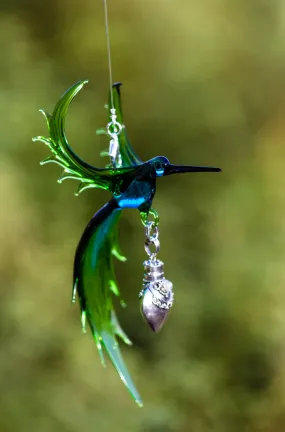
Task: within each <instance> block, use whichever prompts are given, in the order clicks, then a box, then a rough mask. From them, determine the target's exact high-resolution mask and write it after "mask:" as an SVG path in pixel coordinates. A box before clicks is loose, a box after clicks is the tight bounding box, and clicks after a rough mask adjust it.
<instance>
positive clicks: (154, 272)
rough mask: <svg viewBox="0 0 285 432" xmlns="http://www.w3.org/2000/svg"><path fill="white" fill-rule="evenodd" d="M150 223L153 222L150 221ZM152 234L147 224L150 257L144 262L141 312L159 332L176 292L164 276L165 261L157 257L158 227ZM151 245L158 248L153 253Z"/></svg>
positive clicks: (146, 246)
mask: <svg viewBox="0 0 285 432" xmlns="http://www.w3.org/2000/svg"><path fill="white" fill-rule="evenodd" d="M149 224H150V225H151V224H153V222H150V223H149ZM155 228H156V229H155V230H154V233H153V234H152V235H150V231H151V228H150V226H147V229H146V242H145V250H146V252H147V254H148V255H149V257H150V259H149V260H147V261H145V262H144V264H143V265H144V278H143V288H142V290H141V291H140V293H139V298H140V299H141V312H142V315H143V317H144V318H145V320H146V322H147V323H148V325H149V326H150V327H151V329H152V330H153V331H155V332H158V331H159V330H160V329H161V328H162V326H163V324H164V323H165V321H166V318H167V316H168V314H169V311H170V308H171V307H172V304H173V300H174V294H173V292H172V290H173V284H172V283H171V282H170V281H169V280H167V279H165V277H164V263H163V262H162V261H160V260H158V259H156V255H157V253H158V251H159V246H160V245H159V241H158V229H157V227H155ZM150 245H154V246H155V248H156V251H155V253H151V251H150Z"/></svg>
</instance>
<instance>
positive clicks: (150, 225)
mask: <svg viewBox="0 0 285 432" xmlns="http://www.w3.org/2000/svg"><path fill="white" fill-rule="evenodd" d="M158 234H159V233H158V226H157V225H156V224H155V222H154V221H150V222H147V223H146V227H145V236H146V238H147V239H155V240H156V239H158Z"/></svg>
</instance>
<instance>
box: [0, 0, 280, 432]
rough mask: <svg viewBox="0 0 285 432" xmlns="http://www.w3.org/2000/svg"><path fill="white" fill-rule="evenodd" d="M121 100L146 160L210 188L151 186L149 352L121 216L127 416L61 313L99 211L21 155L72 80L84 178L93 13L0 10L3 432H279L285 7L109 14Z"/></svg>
mask: <svg viewBox="0 0 285 432" xmlns="http://www.w3.org/2000/svg"><path fill="white" fill-rule="evenodd" d="M109 13H110V33H111V43H112V59H113V71H114V74H113V75H114V76H113V78H114V81H122V82H123V83H124V86H123V87H122V97H123V108H124V113H125V122H126V125H127V128H128V132H129V136H130V138H131V141H132V143H133V146H134V148H135V149H136V150H137V152H138V153H139V155H140V156H141V157H142V158H143V159H145V160H147V159H149V158H151V157H153V156H156V155H160V154H163V155H166V156H167V157H169V159H170V160H171V161H172V162H173V163H189V164H201V165H202V164H205V165H216V166H221V167H222V168H223V173H222V174H193V175H188V176H184V177H183V178H182V177H180V176H174V177H171V178H165V179H161V180H159V181H158V192H157V195H156V198H155V201H154V208H155V209H156V210H157V211H159V213H160V217H161V225H160V238H161V247H162V250H161V254H160V258H161V259H162V260H163V261H165V267H166V276H167V277H168V278H169V279H170V280H172V281H173V283H174V286H175V292H176V302H175V306H174V308H173V312H172V314H171V316H170V317H169V320H168V322H167V324H166V325H165V327H164V328H163V330H162V331H161V333H159V334H157V335H154V334H153V333H152V332H151V330H150V329H149V328H148V327H147V326H146V325H145V323H144V322H143V320H142V318H141V316H140V312H139V303H138V298H137V295H138V292H139V290H140V289H141V283H142V262H143V260H144V259H145V253H144V248H143V242H144V233H143V229H142V226H141V224H140V219H139V215H138V212H137V211H125V212H124V216H123V219H122V222H121V231H120V235H121V246H122V249H123V251H124V252H125V254H126V255H127V256H128V257H129V259H128V261H127V263H125V264H119V265H118V266H117V273H118V279H119V283H120V287H121V291H122V295H123V298H124V299H125V300H126V302H127V304H128V308H127V309H126V310H122V309H120V307H119V306H118V314H119V318H120V321H121V323H122V326H123V328H124V329H125V330H126V332H127V334H128V335H129V336H130V337H131V339H132V340H133V342H134V347H133V348H129V347H125V346H122V350H123V354H124V356H125V359H126V362H127V364H128V366H129V369H130V372H131V374H132V376H133V378H134V381H135V383H136V384H137V387H138V389H139V390H140V392H141V395H142V397H143V400H144V402H145V407H144V408H143V409H139V408H137V406H136V405H135V403H134V402H133V401H132V399H131V397H130V396H129V394H128V393H127V391H126V390H125V388H124V386H123V385H122V383H121V381H120V379H119V378H118V376H117V374H116V372H115V371H114V370H113V367H112V366H111V364H110V363H109V365H108V368H107V369H106V370H104V369H103V368H102V366H101V365H100V361H99V356H98V353H97V351H96V347H95V344H94V343H93V342H92V338H91V336H90V335H89V334H88V335H86V336H83V335H82V334H81V328H80V320H79V308H78V305H76V306H72V304H71V301H70V299H71V287H72V265H73V257H74V251H75V248H76V245H77V242H78V241H79V238H80V236H81V233H82V231H83V229H84V228H85V226H86V224H87V222H88V221H89V219H90V218H91V216H92V214H93V213H94V212H95V211H96V210H97V209H98V208H99V207H100V206H101V205H102V204H103V203H104V202H105V201H106V200H107V199H108V198H109V197H108V194H107V193H105V192H102V191H101V192H100V191H94V190H87V191H86V192H84V193H83V194H82V195H81V196H79V197H74V196H73V193H74V191H75V189H76V186H77V182H74V181H66V182H64V183H63V184H62V185H61V186H59V185H58V184H57V182H56V179H57V178H58V177H59V175H60V172H61V170H60V168H59V167H57V166H56V165H54V166H53V165H48V166H46V167H42V168H41V167H40V166H39V161H40V160H42V159H43V158H44V157H46V156H48V155H49V151H48V148H46V147H45V146H44V145H43V144H42V143H39V142H36V143H32V141H31V138H32V137H33V136H36V135H39V134H43V135H46V133H47V128H46V125H45V122H44V118H43V117H42V116H41V115H40V113H39V112H38V109H39V108H44V109H47V110H49V111H52V109H53V107H54V106H55V103H56V102H57V101H58V99H59V97H60V96H61V94H62V93H63V92H64V91H65V89H67V88H68V87H69V86H70V85H72V84H73V83H75V82H76V81H77V80H79V79H85V78H88V79H89V84H88V85H87V86H85V87H84V89H83V90H82V91H81V93H80V94H79V95H78V96H77V97H76V99H75V100H74V102H73V104H72V106H71V109H70V111H69V116H68V119H67V129H68V137H69V141H70V143H71V145H72V146H73V148H74V149H75V151H76V152H77V153H78V154H80V156H82V157H83V158H84V159H85V160H87V161H89V162H90V163H93V164H94V165H96V166H101V167H102V166H103V165H104V160H102V159H101V158H100V156H99V152H100V151H101V150H103V149H104V148H106V146H107V144H108V143H107V139H106V137H99V136H96V133H95V132H96V129H97V128H99V127H102V126H104V125H105V124H106V120H107V119H106V110H104V104H105V103H106V101H107V94H108V69H107V55H106V41H105V33H104V32H105V30H104V16H103V6H102V2H101V1H99V0H77V1H75V0H73V1H71V0H49V1H46V2H44V1H39V0H1V2H0V49H1V67H0V88H1V91H0V115H1V146H0V149H1V157H0V164H1V166H0V183H1V212H0V218H1V219H0V220H1V227H2V229H1V232H0V244H1V247H0V254H1V259H0V268H1V291H0V308H1V314H0V339H1V348H0V382H1V394H0V431H1V432H62V431H63V432H65V431H66V432H77V431H80V432H89V431H91V430H92V431H93V430H94V431H98V432H111V431H117V432H129V431H130V432H210V431H211V432H212V431H213V432H236V431H237V432H240V431H242V432H243V431H245V432H281V431H284V430H285V290H284V281H285V267H284V260H285V218H284V215H285V176H284V162H285V147H284V140H285V121H284V119H285V37H284V36H285V3H284V1H283V0H200V1H189V0H175V1H172V2H171V1H167V0H156V1H154V0H136V1H133V0H123V1H118V0H109Z"/></svg>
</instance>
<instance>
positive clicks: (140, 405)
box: [135, 399, 143, 408]
mask: <svg viewBox="0 0 285 432" xmlns="http://www.w3.org/2000/svg"><path fill="white" fill-rule="evenodd" d="M135 401H136V404H137V405H138V407H139V408H143V401H142V400H141V399H136V400H135Z"/></svg>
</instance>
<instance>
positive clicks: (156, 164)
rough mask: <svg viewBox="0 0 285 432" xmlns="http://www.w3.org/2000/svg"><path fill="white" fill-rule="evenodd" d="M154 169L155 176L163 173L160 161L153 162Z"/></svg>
mask: <svg viewBox="0 0 285 432" xmlns="http://www.w3.org/2000/svg"><path fill="white" fill-rule="evenodd" d="M155 171H156V175H157V176H162V175H163V174H164V167H163V164H162V163H161V161H157V162H156V163H155Z"/></svg>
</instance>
